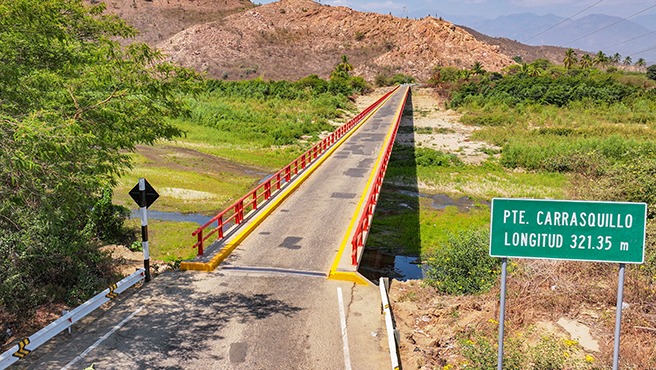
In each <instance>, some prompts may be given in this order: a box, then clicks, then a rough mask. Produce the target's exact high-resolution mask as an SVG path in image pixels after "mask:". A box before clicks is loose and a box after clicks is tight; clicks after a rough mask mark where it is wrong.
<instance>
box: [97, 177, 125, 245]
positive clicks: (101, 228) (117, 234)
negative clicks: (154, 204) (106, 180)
mask: <svg viewBox="0 0 656 370" xmlns="http://www.w3.org/2000/svg"><path fill="white" fill-rule="evenodd" d="M112 194H113V191H112V189H110V188H106V189H104V190H103V191H102V195H101V197H100V199H98V201H97V202H96V204H95V205H94V206H93V208H92V209H91V213H90V214H89V222H88V223H87V230H89V232H91V233H92V234H93V236H94V237H95V238H97V239H98V240H101V241H103V242H105V243H117V244H129V243H130V241H131V240H130V239H131V238H134V235H132V234H131V232H130V230H129V229H127V228H126V227H125V221H126V220H127V219H128V217H130V210H129V209H127V208H126V207H123V206H118V205H115V204H113V203H112Z"/></svg>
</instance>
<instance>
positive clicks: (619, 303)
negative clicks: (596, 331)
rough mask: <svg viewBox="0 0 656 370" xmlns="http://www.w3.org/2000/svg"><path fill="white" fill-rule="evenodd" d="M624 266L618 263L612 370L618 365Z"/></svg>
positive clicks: (615, 369)
mask: <svg viewBox="0 0 656 370" xmlns="http://www.w3.org/2000/svg"><path fill="white" fill-rule="evenodd" d="M625 266H626V265H625V264H623V263H620V272H619V274H618V279H617V308H616V309H615V348H614V352H613V370H617V369H618V366H619V364H620V329H621V326H622V300H623V299H624V269H625Z"/></svg>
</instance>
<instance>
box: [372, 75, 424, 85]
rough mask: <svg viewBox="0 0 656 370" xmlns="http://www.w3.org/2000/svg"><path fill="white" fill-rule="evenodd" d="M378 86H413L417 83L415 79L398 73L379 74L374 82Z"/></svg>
mask: <svg viewBox="0 0 656 370" xmlns="http://www.w3.org/2000/svg"><path fill="white" fill-rule="evenodd" d="M374 82H375V83H376V86H393V85H400V84H411V83H414V82H415V79H414V77H412V76H408V75H405V74H403V73H397V74H394V75H389V74H388V73H379V74H377V75H376V78H375V80H374Z"/></svg>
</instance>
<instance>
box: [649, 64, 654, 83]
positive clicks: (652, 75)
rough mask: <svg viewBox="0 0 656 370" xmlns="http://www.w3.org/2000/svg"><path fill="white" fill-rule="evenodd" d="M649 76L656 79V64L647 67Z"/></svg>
mask: <svg viewBox="0 0 656 370" xmlns="http://www.w3.org/2000/svg"><path fill="white" fill-rule="evenodd" d="M647 78H648V79H650V80H655V81H656V64H652V65H650V66H649V67H647Z"/></svg>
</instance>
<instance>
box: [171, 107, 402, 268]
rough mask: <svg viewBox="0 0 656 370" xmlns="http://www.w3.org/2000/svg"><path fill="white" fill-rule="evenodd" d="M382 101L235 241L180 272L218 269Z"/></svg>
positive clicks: (183, 265) (186, 262) (275, 199)
mask: <svg viewBox="0 0 656 370" xmlns="http://www.w3.org/2000/svg"><path fill="white" fill-rule="evenodd" d="M392 95H393V94H392ZM392 95H390V96H388V97H387V99H385V100H384V101H382V102H381V103H380V104H379V105H378V106H377V107H376V108H375V109H372V110H371V112H369V114H367V115H366V116H364V117H363V118H362V120H361V121H360V123H358V124H357V125H355V126H354V127H353V128H352V129H351V130H350V131H349V132H347V133H346V134H345V135H344V136H342V137H341V138H340V139H339V140H338V141H337V142H335V144H334V145H333V146H332V147H331V148H330V149H328V150H327V151H326V152H325V153H324V154H323V155H322V156H321V157H319V158H318V159H317V161H316V162H314V163H313V164H312V165H311V166H310V167H308V168H307V169H306V170H305V171H304V172H302V173H301V175H300V176H299V177H298V178H296V179H295V180H294V181H293V182H292V183H291V184H290V185H289V186H288V187H287V188H285V190H283V192H282V193H280V194H279V195H278V196H276V197H275V198H273V200H272V201H271V204H269V205H268V206H266V207H265V208H264V209H262V210H261V212H258V214H257V215H256V216H255V218H254V219H253V220H252V221H251V222H247V223H246V225H245V226H244V229H243V230H242V231H241V232H240V233H239V234H237V235H236V236H235V238H234V239H232V240H230V242H228V243H226V245H225V246H224V247H223V248H222V249H221V251H219V252H218V253H217V254H216V255H215V256H214V257H212V259H211V260H210V261H209V262H196V261H183V262H181V263H180V270H183V271H208V272H209V271H213V270H214V269H216V267H217V266H218V265H219V264H220V263H221V262H223V260H225V259H226V258H227V257H228V256H229V255H230V253H232V251H234V250H235V248H237V246H238V245H239V244H240V243H241V242H242V241H243V240H244V239H246V237H247V236H248V235H250V234H251V233H252V232H253V230H255V228H256V227H257V226H259V225H260V224H261V223H262V221H264V219H265V218H267V217H268V216H269V215H270V214H271V213H272V212H273V211H274V210H275V209H276V208H277V207H278V206H279V205H280V203H282V202H283V201H284V200H285V199H287V197H289V195H290V194H291V193H293V192H294V191H295V190H296V189H297V188H298V187H299V186H300V185H301V184H302V183H303V182H304V181H305V180H306V179H307V178H308V177H309V176H310V175H311V174H312V173H313V172H314V171H315V170H316V169H317V168H319V166H320V165H321V164H323V162H325V161H326V159H328V157H330V156H331V155H332V154H333V153H334V152H335V150H337V148H339V147H340V146H341V145H342V144H343V143H344V142H345V141H346V140H347V139H348V138H350V137H351V136H352V135H353V134H354V133H355V132H356V131H357V130H358V129H359V128H360V127H361V126H362V125H364V124H365V123H366V122H367V121H368V120H369V118H371V116H372V115H373V114H374V113H376V112H377V111H378V109H380V107H382V106H383V105H384V104H385V102H387V101H388V100H389V99H390V97H391V96H392Z"/></svg>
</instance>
